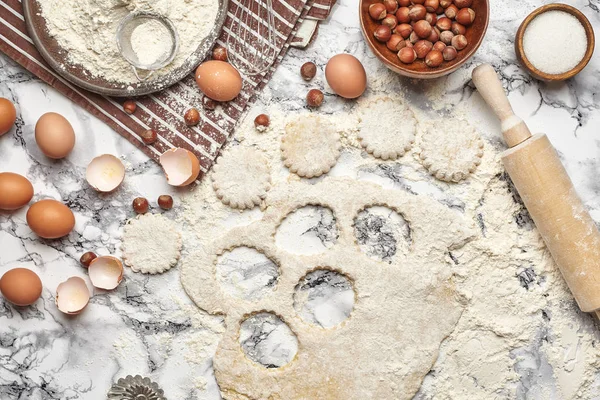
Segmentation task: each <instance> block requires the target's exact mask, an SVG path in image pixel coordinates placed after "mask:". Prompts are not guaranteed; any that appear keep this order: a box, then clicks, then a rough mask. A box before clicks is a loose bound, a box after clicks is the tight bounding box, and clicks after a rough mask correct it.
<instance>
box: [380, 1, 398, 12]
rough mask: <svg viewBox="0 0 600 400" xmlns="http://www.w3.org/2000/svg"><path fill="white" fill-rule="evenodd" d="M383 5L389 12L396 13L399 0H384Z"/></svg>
mask: <svg viewBox="0 0 600 400" xmlns="http://www.w3.org/2000/svg"><path fill="white" fill-rule="evenodd" d="M383 5H384V6H385V9H386V10H387V12H388V13H392V14H393V13H395V12H396V11H397V10H398V2H397V1H396V0H383Z"/></svg>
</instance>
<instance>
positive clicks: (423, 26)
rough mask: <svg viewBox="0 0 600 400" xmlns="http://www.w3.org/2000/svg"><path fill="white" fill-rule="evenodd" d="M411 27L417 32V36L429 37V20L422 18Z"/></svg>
mask: <svg viewBox="0 0 600 400" xmlns="http://www.w3.org/2000/svg"><path fill="white" fill-rule="evenodd" d="M413 29H414V30H415V33H416V34H417V36H419V37H420V38H421V39H425V38H427V37H429V35H431V31H432V28H431V25H430V24H429V22H427V21H425V20H424V19H422V20H420V21H417V22H415V25H414V26H413Z"/></svg>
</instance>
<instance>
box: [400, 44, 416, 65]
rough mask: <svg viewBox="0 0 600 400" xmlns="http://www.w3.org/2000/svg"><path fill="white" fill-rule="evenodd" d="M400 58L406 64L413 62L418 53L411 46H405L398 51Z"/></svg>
mask: <svg viewBox="0 0 600 400" xmlns="http://www.w3.org/2000/svg"><path fill="white" fill-rule="evenodd" d="M398 58H399V59H400V61H401V62H402V63H404V64H412V63H413V62H414V61H415V60H416V59H417V53H415V50H414V49H413V48H411V47H405V48H403V49H401V50H400V51H399V52H398Z"/></svg>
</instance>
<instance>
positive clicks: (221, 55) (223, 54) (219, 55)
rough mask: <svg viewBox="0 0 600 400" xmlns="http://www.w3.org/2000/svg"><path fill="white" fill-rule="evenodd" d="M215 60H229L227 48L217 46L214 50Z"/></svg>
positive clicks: (213, 56)
mask: <svg viewBox="0 0 600 400" xmlns="http://www.w3.org/2000/svg"><path fill="white" fill-rule="evenodd" d="M212 58H213V60H219V61H227V49H226V48H225V47H222V46H217V47H215V48H214V49H213V52H212Z"/></svg>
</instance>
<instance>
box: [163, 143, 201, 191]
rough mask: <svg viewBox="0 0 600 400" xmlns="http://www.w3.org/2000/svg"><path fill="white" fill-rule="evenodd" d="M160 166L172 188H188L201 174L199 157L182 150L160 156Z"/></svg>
mask: <svg viewBox="0 0 600 400" xmlns="http://www.w3.org/2000/svg"><path fill="white" fill-rule="evenodd" d="M160 165H161V166H162V168H163V170H164V171H165V175H166V176H167V183H168V184H169V185H172V186H187V185H189V184H190V183H192V182H194V181H195V180H196V178H198V175H199V174H200V161H198V157H196V156H195V155H194V153H192V152H191V151H189V150H186V149H182V148H175V149H170V150H167V151H165V152H164V153H163V154H162V155H161V156H160Z"/></svg>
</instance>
